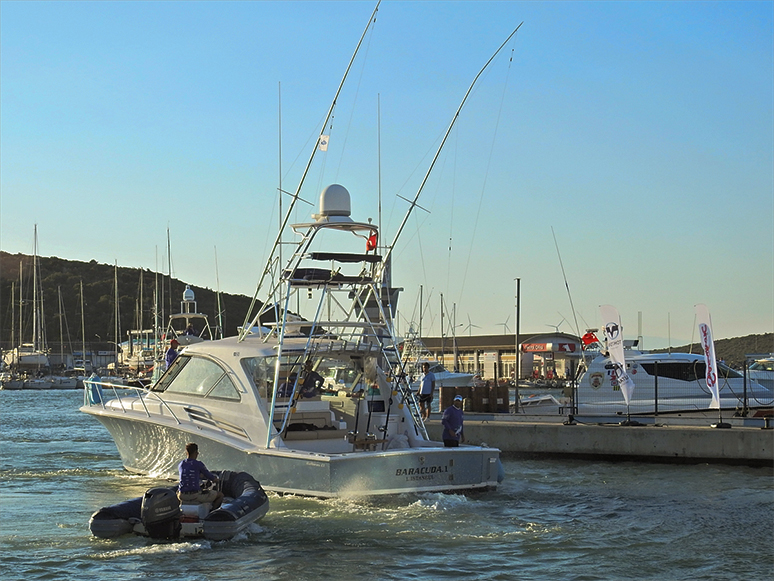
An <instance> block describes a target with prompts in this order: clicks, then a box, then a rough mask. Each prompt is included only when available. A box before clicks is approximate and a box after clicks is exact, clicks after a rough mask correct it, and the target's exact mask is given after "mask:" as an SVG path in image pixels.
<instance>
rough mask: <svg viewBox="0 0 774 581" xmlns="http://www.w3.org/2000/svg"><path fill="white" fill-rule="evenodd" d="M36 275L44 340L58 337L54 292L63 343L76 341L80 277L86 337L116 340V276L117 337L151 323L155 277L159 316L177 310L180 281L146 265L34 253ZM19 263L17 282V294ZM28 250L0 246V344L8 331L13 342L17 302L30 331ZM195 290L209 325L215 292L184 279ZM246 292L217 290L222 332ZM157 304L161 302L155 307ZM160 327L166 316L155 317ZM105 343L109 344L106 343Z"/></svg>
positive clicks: (213, 320) (230, 331) (238, 321)
mask: <svg viewBox="0 0 774 581" xmlns="http://www.w3.org/2000/svg"><path fill="white" fill-rule="evenodd" d="M38 261H39V263H40V264H39V267H40V268H39V273H40V274H39V276H40V278H41V287H42V294H43V314H44V322H45V330H44V332H45V333H46V338H47V340H48V344H49V346H52V344H54V343H58V342H59V296H60V291H61V297H62V313H63V316H62V325H63V329H64V332H63V335H64V341H65V343H67V342H68V336H69V340H70V341H72V342H73V343H80V342H81V339H82V337H81V297H80V283H81V281H83V303H84V304H83V311H84V320H85V340H86V342H89V343H91V342H95V343H100V342H102V343H106V342H109V341H116V337H115V316H114V313H115V287H116V282H115V281H116V280H117V281H118V295H119V299H118V306H119V309H118V310H119V321H120V325H119V329H120V332H119V339H118V342H121V341H125V340H126V332H127V331H128V330H130V329H139V328H140V327H142V328H145V329H149V328H152V326H153V315H152V313H153V308H154V294H155V288H156V280H157V278H158V284H159V287H160V290H159V295H160V297H162V296H163V302H164V306H163V310H164V313H165V317H166V316H168V315H169V314H170V313H177V312H180V302H181V300H182V298H183V291H184V290H185V287H186V284H189V283H186V282H184V281H181V280H177V279H172V280H170V279H169V277H168V276H164V275H161V274H159V275H158V277H157V275H156V273H154V272H152V271H150V270H148V269H139V268H124V267H120V266H119V267H118V269H117V271H116V268H115V267H114V266H112V265H109V264H98V263H97V262H96V261H94V260H92V261H91V262H79V261H75V260H64V259H61V258H56V257H48V258H47V257H39V258H38ZM20 264H21V283H22V284H21V288H22V294H23V297H20V294H19V281H20ZM32 281H33V279H32V256H28V255H24V254H9V253H7V252H0V342H1V343H2V346H3V347H5V348H9V347H11V346H12V345H11V338H12V332H13V334H14V335H13V336H14V337H15V338H16V342H18V333H19V304H20V301H21V302H23V304H24V310H23V313H22V315H23V316H22V330H23V339H24V341H25V342H29V341H30V340H31V337H32V308H31V305H32V299H33V293H32V287H33V282H32ZM189 286H190V287H191V289H192V290H193V291H194V293H195V294H196V302H197V310H198V311H199V312H200V313H204V314H206V315H207V316H208V317H209V319H210V324H211V325H213V326H214V325H216V324H217V321H218V303H217V293H216V292H215V291H213V290H212V289H209V288H204V287H199V286H196V285H194V284H189ZM250 301H251V298H250V297H246V296H243V295H232V294H228V293H221V294H220V302H221V309H222V312H221V319H222V321H223V329H224V335H225V336H231V335H235V334H236V332H237V327H238V326H240V325H242V323H243V322H244V317H245V314H246V313H247V309H248V308H249V306H250ZM159 308H160V309H161V307H159ZM160 324H161V325H162V326H164V327H166V324H167V321H166V320H163V321H161V323H160ZM108 349H109V347H108Z"/></svg>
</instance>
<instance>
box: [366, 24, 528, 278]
mask: <svg viewBox="0 0 774 581" xmlns="http://www.w3.org/2000/svg"><path fill="white" fill-rule="evenodd" d="M522 24H524V22H522V23H521V24H519V25H518V26H517V27H516V28H515V29H514V30H513V32H511V33H510V34H509V35H508V38H506V39H505V41H504V42H503V43H502V44H501V45H500V47H499V48H498V49H497V50H496V51H495V52H494V54H493V55H492V56H491V57H489V60H488V61H486V64H485V65H484V66H483V67H482V68H481V70H480V71H478V74H477V75H476V77H475V78H474V79H473V82H472V83H471V84H470V86H469V87H468V90H467V92H466V93H465V96H464V97H463V99H462V102H461V103H460V106H459V107H457V111H456V112H455V113H454V116H453V117H452V120H451V123H449V127H448V129H447V130H446V134H445V135H444V136H443V140H442V141H441V145H440V146H439V147H438V150H437V151H436V152H435V156H434V157H433V161H432V162H431V163H430V167H429V168H428V169H427V173H425V177H424V178H423V179H422V183H421V184H420V186H419V189H418V190H417V193H416V194H415V195H414V199H413V200H411V202H410V206H409V209H408V211H407V212H406V215H405V216H404V217H403V221H402V222H401V223H400V226H399V227H398V231H397V232H396V233H395V237H394V238H393V240H392V244H390V246H389V247H388V248H387V252H386V254H385V255H384V258H383V259H382V264H381V267H380V270H379V272H378V273H377V274H378V275H379V276H381V275H382V273H383V271H384V269H385V268H386V265H387V264H388V259H389V258H390V255H391V254H392V251H393V249H394V248H395V244H396V243H397V242H398V238H399V237H400V235H401V233H402V232H403V228H404V227H405V226H406V223H407V222H408V219H409V216H411V212H412V211H413V210H414V208H415V207H416V206H418V204H417V200H419V196H420V194H421V193H422V190H423V189H424V187H425V184H426V183H427V180H428V178H429V177H430V173H431V172H432V171H433V167H435V163H436V161H438V157H439V156H440V155H441V151H442V150H443V146H444V145H445V144H446V140H447V139H448V138H449V134H450V133H451V131H452V129H453V128H454V125H455V124H456V122H457V118H458V117H459V115H460V112H461V111H462V108H463V107H464V106H465V102H466V101H467V100H468V97H469V96H470V93H471V91H472V90H473V87H474V86H475V85H476V83H477V82H478V79H479V77H480V76H481V75H482V74H483V72H484V71H485V70H486V69H487V68H488V67H489V65H490V64H491V62H492V61H493V60H494V59H495V57H496V56H497V55H498V54H499V53H500V51H501V50H502V49H503V47H504V46H505V45H506V44H508V41H510V40H511V38H513V35H514V34H516V32H517V31H518V30H519V28H521V25H522ZM403 199H405V198H403ZM406 201H408V200H406Z"/></svg>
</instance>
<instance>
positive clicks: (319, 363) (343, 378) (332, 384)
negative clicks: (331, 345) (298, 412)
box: [242, 354, 363, 400]
mask: <svg viewBox="0 0 774 581" xmlns="http://www.w3.org/2000/svg"><path fill="white" fill-rule="evenodd" d="M311 359H312V361H313V364H314V367H313V369H314V370H315V371H316V372H317V373H319V374H320V375H321V376H322V378H323V380H324V381H323V385H321V386H320V391H321V393H335V392H336V391H338V390H339V389H346V390H348V391H350V390H351V391H354V390H356V389H357V388H358V386H360V388H361V389H362V378H363V369H362V364H361V365H360V366H358V365H356V364H353V362H352V361H342V360H339V359H335V358H330V357H315V356H312V357H311ZM304 361H305V359H304V356H303V354H297V355H296V354H293V355H287V356H283V357H282V359H281V361H280V373H279V385H280V387H281V388H282V386H283V384H285V383H286V382H287V381H288V379H289V378H290V376H291V374H293V373H295V374H301V381H302V380H303V367H304V365H303V363H304ZM276 363H277V358H276V357H247V358H245V359H242V367H243V368H244V370H245V372H246V373H247V375H248V377H250V378H251V379H252V381H253V384H254V385H255V388H256V389H257V390H258V394H259V395H260V396H261V397H262V398H265V399H267V400H269V399H271V397H272V393H273V386H274V369H275V365H276ZM289 397H290V394H289V393H279V394H278V398H279V399H280V400H283V399H287V398H289Z"/></svg>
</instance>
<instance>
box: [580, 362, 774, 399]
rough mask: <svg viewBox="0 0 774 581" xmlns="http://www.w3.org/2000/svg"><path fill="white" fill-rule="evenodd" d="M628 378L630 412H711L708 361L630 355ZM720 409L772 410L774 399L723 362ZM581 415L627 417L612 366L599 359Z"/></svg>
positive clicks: (585, 387) (583, 381) (587, 377)
mask: <svg viewBox="0 0 774 581" xmlns="http://www.w3.org/2000/svg"><path fill="white" fill-rule="evenodd" d="M626 373H627V374H628V376H629V377H630V378H631V379H632V381H633V382H634V386H635V387H634V391H633V393H632V398H631V401H630V406H629V409H630V411H631V413H632V414H635V413H654V412H656V411H658V412H678V411H681V412H686V411H698V410H707V409H708V408H709V407H710V402H711V400H712V394H711V393H710V391H709V389H707V384H706V381H705V360H704V356H703V355H700V354H695V353H671V354H670V353H646V352H642V351H638V350H636V349H627V350H626ZM718 387H719V395H720V407H721V409H731V410H734V409H743V408H757V407H770V406H771V405H772V404H774V393H772V392H771V391H770V390H769V389H767V388H766V387H764V386H763V385H761V384H759V383H757V382H755V381H750V380H748V381H747V385H745V378H744V376H743V375H742V374H741V373H739V372H738V371H735V370H734V369H731V368H730V367H728V366H727V365H725V364H724V363H721V362H718ZM577 402H578V413H580V414H583V413H600V412H608V413H626V404H625V402H624V399H623V396H622V394H621V391H620V389H619V386H618V381H617V377H616V372H615V369H614V365H612V364H611V360H610V358H609V357H608V356H606V355H604V354H599V355H598V356H597V357H595V358H594V359H593V360H592V362H591V364H590V365H589V367H588V369H587V370H586V371H585V372H584V373H583V375H582V376H581V377H580V379H579V381H578V394H577Z"/></svg>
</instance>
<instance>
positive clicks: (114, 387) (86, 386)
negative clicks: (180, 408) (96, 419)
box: [83, 379, 181, 424]
mask: <svg viewBox="0 0 774 581" xmlns="http://www.w3.org/2000/svg"><path fill="white" fill-rule="evenodd" d="M119 389H122V390H131V391H132V392H133V395H132V397H136V398H137V400H138V401H139V402H140V403H141V404H142V407H143V410H144V411H145V415H147V416H148V417H151V413H150V410H148V406H147V405H146V402H145V398H146V397H152V398H153V399H154V400H155V401H157V402H158V403H159V404H160V405H161V407H162V408H164V409H166V410H167V411H168V412H169V414H170V415H171V416H172V417H173V418H174V419H175V421H176V422H177V423H178V424H180V423H181V421H180V418H178V417H177V414H175V412H174V411H173V410H172V408H171V407H170V406H169V404H168V403H167V402H165V401H164V400H163V399H161V398H160V397H159V396H158V395H157V394H155V393H153V392H152V391H150V390H148V389H146V388H144V387H135V386H129V385H118V384H115V383H110V382H107V381H98V380H96V379H84V380H83V404H84V405H86V406H89V407H92V406H100V407H102V408H104V407H105V402H106V401H108V400H107V398H106V397H105V394H104V391H105V390H110V391H111V392H112V393H113V395H114V396H115V397H113V398H110V399H115V400H117V401H118V405H120V406H121V411H122V412H124V413H127V408H126V406H125V405H124V401H123V398H125V397H128V396H121V395H120V394H119V393H118V390H119Z"/></svg>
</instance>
